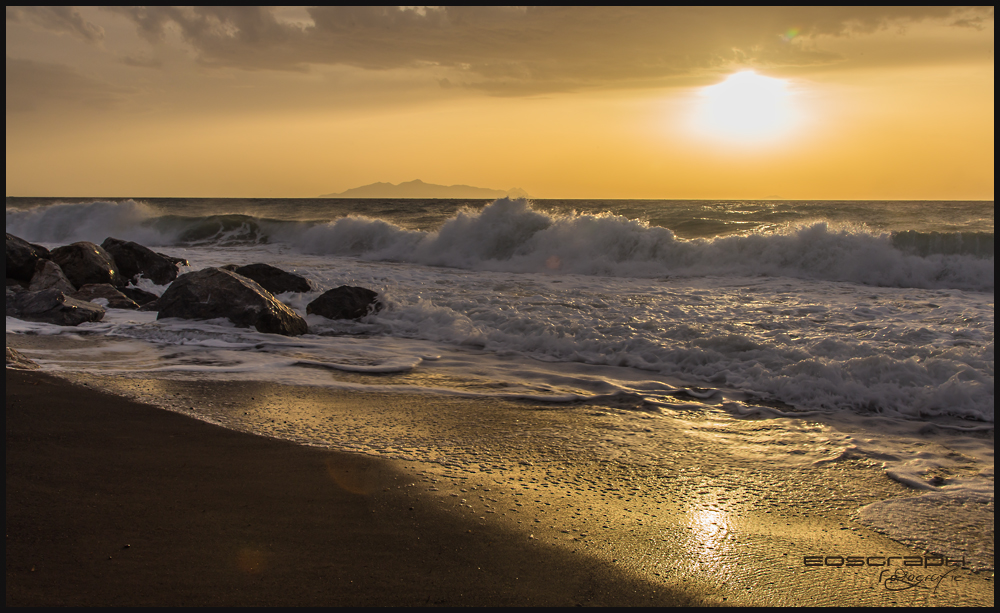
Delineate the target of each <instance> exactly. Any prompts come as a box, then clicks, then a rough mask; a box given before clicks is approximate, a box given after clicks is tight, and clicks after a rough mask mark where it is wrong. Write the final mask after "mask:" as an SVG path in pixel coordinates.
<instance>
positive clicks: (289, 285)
mask: <svg viewBox="0 0 1000 613" xmlns="http://www.w3.org/2000/svg"><path fill="white" fill-rule="evenodd" d="M233 272H235V273H236V274H238V275H243V276H244V277H246V278H248V279H253V280H254V281H256V282H257V283H259V284H260V286H261V287H263V288H264V289H266V290H267V291H269V292H271V293H272V294H284V293H285V292H308V291H309V290H311V289H312V287H310V286H309V281H308V280H306V278H305V277H300V276H299V275H297V274H295V273H291V272H285V271H284V270H281V269H280V268H275V267H274V266H271V265H269V264H249V265H247V266H240V267H239V268H236V269H234V270H233Z"/></svg>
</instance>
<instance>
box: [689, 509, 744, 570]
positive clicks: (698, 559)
mask: <svg viewBox="0 0 1000 613" xmlns="http://www.w3.org/2000/svg"><path fill="white" fill-rule="evenodd" d="M732 521H733V520H732V518H731V517H730V514H729V513H728V512H727V511H726V510H724V509H718V508H709V509H706V508H698V507H695V508H690V509H688V511H687V513H686V516H685V523H686V526H687V533H688V535H689V536H688V542H687V543H686V545H685V548H684V549H685V551H686V552H687V553H688V554H689V555H690V556H692V558H693V561H692V562H693V564H692V570H701V571H702V572H705V571H707V572H709V573H711V574H712V575H713V576H715V578H716V579H722V578H723V576H724V575H729V574H730V573H729V572H727V570H726V567H727V564H728V563H730V562H732V561H733V559H734V555H735V551H734V548H733V538H734V537H733V534H734V533H733V529H734V526H733V524H732Z"/></svg>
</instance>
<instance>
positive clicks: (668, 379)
mask: <svg viewBox="0 0 1000 613" xmlns="http://www.w3.org/2000/svg"><path fill="white" fill-rule="evenodd" d="M6 211H7V232H8V233H11V234H14V235H16V236H19V237H21V238H24V239H26V240H28V241H30V242H34V243H39V244H42V245H44V246H46V247H49V248H53V247H56V246H59V245H63V244H68V243H71V242H75V241H92V242H95V243H101V242H102V241H103V240H104V239H105V238H107V237H109V236H112V237H115V238H118V239H124V240H132V241H136V242H138V243H141V244H143V245H146V246H149V247H151V248H153V249H155V250H157V251H160V252H163V253H166V254H169V255H172V256H179V257H183V258H186V259H187V260H188V261H189V263H190V266H189V267H187V268H183V269H182V271H181V272H182V273H183V272H186V271H192V270H198V269H201V268H203V267H206V266H221V265H225V264H239V265H243V264H250V263H255V262H264V263H267V264H271V265H273V266H277V267H279V268H282V269H284V270H288V271H292V272H295V273H297V274H300V275H302V276H304V277H306V278H307V279H309V280H310V282H311V283H312V285H313V287H314V290H313V291H310V292H307V293H301V294H298V293H289V294H283V295H280V296H278V298H279V299H280V300H282V301H283V302H285V303H286V304H287V305H289V306H290V307H292V308H293V309H294V310H295V311H296V312H298V313H299V314H300V315H303V316H304V317H305V318H306V320H307V322H308V324H309V333H308V334H306V335H304V336H301V337H294V338H290V337H282V336H276V335H269V334H262V333H258V332H256V331H254V330H252V329H242V328H236V327H234V326H233V325H232V324H230V323H229V322H228V321H226V320H212V321H189V320H180V319H164V320H157V319H156V314H155V313H143V312H135V311H125V310H118V309H109V310H108V313H107V315H106V317H105V318H104V320H103V321H101V322H96V323H90V324H83V325H81V326H79V327H78V328H63V327H59V326H54V325H49V324H40V323H30V322H23V321H20V320H17V319H13V318H10V317H8V318H7V320H6V326H7V333H8V334H11V333H14V334H35V335H49V336H60V335H62V336H67V337H74V338H78V337H80V336H81V335H82V336H85V337H86V338H88V339H96V338H101V339H106V340H108V341H111V340H114V341H115V342H116V344H114V347H116V349H114V350H109V349H108V347H109V346H110V345H108V344H106V343H105V344H100V343H78V344H77V345H76V346H77V347H78V348H77V349H72V350H68V349H62V350H60V351H53V352H48V353H46V352H44V351H41V352H35V353H33V354H32V357H33V358H34V359H36V361H37V362H38V363H39V364H41V366H42V368H43V369H45V370H47V371H50V372H53V373H56V374H72V373H78V374H79V373H83V374H86V373H90V374H100V375H113V376H116V377H125V378H129V377H134V378H145V379H150V378H152V379H163V380H168V379H175V380H182V379H183V380H195V381H197V380H203V381H204V380H212V381H217V380H225V381H267V382H271V383H276V384H282V385H293V386H306V387H327V388H336V389H344V390H351V391H355V392H359V393H364V392H377V393H397V392H403V393H416V394H424V395H428V396H432V397H435V396H436V397H441V396H450V397H461V398H469V399H474V400H475V399H484V400H486V399H497V398H500V399H505V400H513V401H518V402H526V403H534V404H535V405H543V406H551V407H558V408H560V409H563V410H564V411H566V412H567V413H569V414H573V415H576V417H575V418H576V419H578V420H580V423H583V422H584V421H586V420H587V419H590V416H591V415H592V414H593V412H592V409H593V407H595V406H600V407H604V408H605V409H607V410H609V411H612V412H613V413H614V414H615V415H616V416H617V417H616V418H617V419H619V420H622V422H623V423H625V422H628V421H629V420H633V419H634V420H638V419H640V418H641V419H642V431H643V432H645V433H646V435H644V436H642V437H631V438H628V437H624V436H623V437H621V438H620V439H616V438H614V437H613V436H612V437H606V438H603V439H602V440H601V441H595V442H594V445H593V448H592V453H594V454H597V453H601V454H605V455H607V454H609V453H611V454H614V447H615V446H616V445H620V446H623V447H624V446H628V451H629V453H628V458H631V460H630V461H636V462H641V461H643V458H646V459H647V460H651V461H653V460H655V458H656V457H657V453H658V445H659V444H660V443H659V442H658V440H659V439H658V436H657V428H658V427H660V426H657V424H664V426H663V427H665V424H669V423H672V422H673V421H676V420H692V419H699V418H700V417H703V418H705V419H708V418H711V419H712V420H713V424H715V426H714V428H715V430H714V431H716V432H718V433H719V434H718V438H719V441H722V443H720V444H729V443H726V441H728V440H731V441H732V443H731V444H732V445H733V446H734V453H743V454H745V455H747V456H748V457H758V456H759V458H760V461H761V462H770V463H778V464H788V465H821V464H830V463H837V462H841V461H847V460H853V461H859V460H860V461H866V462H870V463H871V464H872V465H873V466H876V467H877V468H878V470H882V471H884V472H885V473H886V474H887V475H888V476H889V477H890V478H891V479H894V480H895V481H898V482H899V483H901V484H903V485H905V486H906V487H907V488H908V489H909V492H910V495H909V496H905V497H901V498H898V499H892V500H885V501H877V502H875V503H873V504H870V505H867V506H866V507H864V508H862V509H859V510H858V512H857V513H858V515H857V517H858V519H859V521H862V522H864V523H867V524H869V525H872V526H874V527H876V528H877V529H880V530H883V531H885V532H887V533H888V534H890V535H891V536H893V538H897V539H899V540H903V541H904V542H909V543H916V544H919V545H922V546H924V547H926V548H927V549H928V550H932V551H936V552H939V553H940V552H944V553H948V552H954V553H960V554H962V555H967V556H972V557H975V556H979V558H980V562H981V564H980V565H982V564H988V565H990V566H991V565H992V556H993V508H994V506H993V505H994V503H993V481H994V475H993V433H994V383H993V377H994V312H995V310H994V204H993V202H992V201H990V202H984V201H974V202H943V201H788V200H526V199H507V198H504V199H499V200H495V201H486V200H450V199H441V200H415V199H386V200H380V199H327V198H316V199H282V198H270V199H219V198H211V199H207V198H7V200H6ZM340 285H355V286H362V287H366V288H370V289H373V290H375V291H377V292H378V293H379V296H380V301H381V303H382V305H383V308H382V309H381V310H379V311H378V312H377V313H373V314H370V315H368V316H367V317H364V318H362V319H361V320H359V321H343V320H342V321H332V320H328V319H325V318H323V317H320V316H317V315H306V305H307V304H308V303H309V302H310V301H312V300H313V299H315V298H316V297H317V296H319V295H320V294H321V293H322V292H324V291H326V290H328V289H331V288H334V287H337V286H340ZM138 286H139V287H140V288H142V289H145V290H148V291H152V292H154V293H157V294H159V293H162V292H163V291H164V290H165V287H163V286H156V285H153V284H152V283H151V282H150V281H148V280H141V281H140V282H139V284H138ZM94 347H100V348H99V349H98V348H94ZM190 411H193V412H195V413H197V411H196V409H195V408H194V407H190ZM603 414H606V413H603ZM196 416H197V415H196ZM202 417H204V418H206V419H208V417H207V416H202ZM651 417H652V419H650V418H651ZM231 419H235V420H237V421H238V420H239V419H240V417H239V416H238V415H237V416H234V417H231ZM594 419H596V417H595V418H594ZM209 420H210V419H209ZM761 420H766V421H767V422H768V423H769V424H771V426H772V427H770V428H767V429H754V428H745V427H743V425H742V424H747V423H751V422H753V423H757V422H760V421H761ZM296 423H297V422H296ZM303 423H308V424H309V425H308V427H307V426H303V427H302V428H301V429H299V430H296V426H295V425H294V423H293V424H291V425H288V424H285V425H284V426H283V429H281V430H273V429H269V428H268V427H267V426H262V425H261V424H259V423H256V422H254V423H251V422H249V421H248V422H247V423H245V424H242V426H241V427H242V428H243V429H246V430H249V431H257V432H259V433H261V434H265V435H269V436H280V437H283V438H287V439H289V440H294V441H297V442H300V443H303V444H316V445H324V446H329V447H334V448H341V449H347V450H352V451H357V452H361V453H367V454H371V455H375V456H382V457H388V458H403V459H406V458H414V457H416V458H421V457H424V456H422V455H421V453H422V451H421V450H420V449H419V445H414V444H412V441H410V443H409V444H408V446H407V448H406V450H401V449H402V447H401V445H400V444H399V441H398V440H394V439H393V438H392V437H391V436H390V435H388V434H387V435H385V436H384V437H382V438H379V437H378V436H372V437H369V438H367V439H366V440H365V441H364V443H363V444H361V443H358V442H357V441H345V440H343V437H341V436H334V435H333V434H332V431H331V433H324V430H323V426H322V423H323V422H322V420H306V421H305V422H303ZM720 424H721V425H720ZM727 424H728V425H727ZM803 424H808V425H809V427H804V426H803ZM775 428H777V430H775ZM727 429H728V430H729V431H731V432H740V435H739V436H738V437H729V438H727V437H726V435H725V432H726V431H727ZM664 431H665V430H664ZM427 436H428V437H429V438H428V441H431V439H433V436H434V435H433V433H430V434H428V435H427ZM626 439H627V440H626ZM430 445H431V443H430V442H429V443H428V446H430ZM574 453H578V454H587V453H591V451H588V448H587V446H586V445H584V446H583V447H578V448H577V450H576V451H575V452H574ZM755 454H756V455H755ZM623 457H624V456H623ZM425 459H426V458H425ZM934 509H937V512H935V511H934ZM958 524H961V525H962V526H963V527H964V528H966V529H967V530H966V531H965V533H967V534H968V533H974V534H975V533H978V534H979V535H980V536H981V538H982V540H984V542H981V543H978V544H975V546H973V545H972V544H969V543H965V544H955V543H953V542H951V541H949V539H953V535H954V532H953V531H951V530H949V527H954V526H955V525H958ZM985 535H988V543H986V542H985V540H987V539H986V536H985ZM985 557H988V558H989V562H988V563H986V562H982V560H985Z"/></svg>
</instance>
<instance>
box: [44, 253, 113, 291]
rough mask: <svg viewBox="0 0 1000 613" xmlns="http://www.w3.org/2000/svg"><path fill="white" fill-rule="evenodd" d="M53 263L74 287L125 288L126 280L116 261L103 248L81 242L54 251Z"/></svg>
mask: <svg viewBox="0 0 1000 613" xmlns="http://www.w3.org/2000/svg"><path fill="white" fill-rule="evenodd" d="M52 261H53V262H55V263H56V264H59V267H60V268H62V270H63V272H64V273H66V278H67V279H69V282H70V283H72V284H73V287H77V288H80V287H83V286H84V285H87V284H90V283H110V284H111V285H114V286H115V287H124V286H125V278H124V277H122V275H121V274H120V273H119V272H118V267H117V266H116V265H115V261H114V259H113V258H112V257H111V255H110V254H109V253H108V252H107V251H105V250H104V248H103V247H100V246H99V245H95V244H94V243H88V242H86V241H81V242H79V243H73V244H72V245H66V246H65V247H57V248H55V249H53V250H52Z"/></svg>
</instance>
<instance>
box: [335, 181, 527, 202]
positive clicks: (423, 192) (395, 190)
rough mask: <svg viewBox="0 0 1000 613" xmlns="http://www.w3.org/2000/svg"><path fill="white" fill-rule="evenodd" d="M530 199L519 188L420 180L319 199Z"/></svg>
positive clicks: (360, 188) (354, 190)
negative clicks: (506, 188) (490, 187)
mask: <svg viewBox="0 0 1000 613" xmlns="http://www.w3.org/2000/svg"><path fill="white" fill-rule="evenodd" d="M503 197H510V198H530V196H529V195H528V192H526V191H524V190H523V189H521V188H520V187H514V188H511V189H508V190H502V189H489V188H486V187H473V186H471V185H435V184H433V183H424V182H423V181H421V180H420V179H416V180H413V181H406V182H405V183H400V184H398V185H394V184H392V183H381V182H380V183H371V184H369V185H362V186H361V187H352V188H351V189H348V190H345V191H342V192H340V193H334V194H322V195H321V196H320V198H503Z"/></svg>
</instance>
